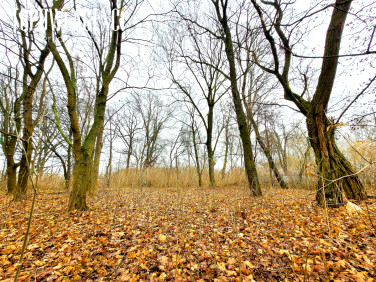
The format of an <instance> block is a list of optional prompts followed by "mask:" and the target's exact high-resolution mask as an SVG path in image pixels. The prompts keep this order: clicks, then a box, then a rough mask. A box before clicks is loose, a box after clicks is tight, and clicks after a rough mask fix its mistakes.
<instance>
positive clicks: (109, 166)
mask: <svg viewBox="0 0 376 282" xmlns="http://www.w3.org/2000/svg"><path fill="white" fill-rule="evenodd" d="M110 134H111V133H110ZM110 139H111V140H110V148H109V149H110V156H109V157H108V163H107V167H106V186H107V188H110V186H111V175H112V137H111V138H110ZM128 168H129V167H128ZM128 168H127V169H128Z"/></svg>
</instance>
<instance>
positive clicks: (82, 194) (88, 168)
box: [68, 154, 93, 211]
mask: <svg viewBox="0 0 376 282" xmlns="http://www.w3.org/2000/svg"><path fill="white" fill-rule="evenodd" d="M92 182H93V160H92V157H91V156H90V155H89V154H84V156H83V158H82V159H80V160H77V161H76V163H75V165H74V173H73V187H72V190H71V193H70V196H69V204H68V211H72V210H80V211H86V210H88V209H89V208H88V206H87V204H86V194H87V192H88V191H89V190H90V189H91V186H92Z"/></svg>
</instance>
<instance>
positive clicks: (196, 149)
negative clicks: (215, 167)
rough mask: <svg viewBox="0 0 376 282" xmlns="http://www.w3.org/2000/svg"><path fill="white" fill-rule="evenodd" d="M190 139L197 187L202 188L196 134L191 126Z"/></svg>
mask: <svg viewBox="0 0 376 282" xmlns="http://www.w3.org/2000/svg"><path fill="white" fill-rule="evenodd" d="M192 136H193V137H192V138H193V151H194V153H195V164H196V165H195V166H196V172H197V176H198V187H201V186H202V172H201V167H200V159H199V155H198V148H197V142H196V133H195V131H194V128H193V125H192Z"/></svg>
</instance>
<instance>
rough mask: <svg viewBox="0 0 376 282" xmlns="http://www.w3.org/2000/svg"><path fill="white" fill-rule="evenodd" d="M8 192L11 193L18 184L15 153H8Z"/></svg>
mask: <svg viewBox="0 0 376 282" xmlns="http://www.w3.org/2000/svg"><path fill="white" fill-rule="evenodd" d="M6 157H7V172H6V174H7V194H8V195H11V194H13V193H14V192H15V191H16V186H17V167H18V165H17V164H15V162H14V158H13V155H7V156H6Z"/></svg>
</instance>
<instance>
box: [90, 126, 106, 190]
mask: <svg viewBox="0 0 376 282" xmlns="http://www.w3.org/2000/svg"><path fill="white" fill-rule="evenodd" d="M103 130H104V124H103V122H102V124H101V126H100V129H99V132H98V136H97V140H96V144H95V153H94V174H93V184H92V188H93V189H95V188H96V187H97V185H98V176H99V165H100V161H101V153H102V147H103Z"/></svg>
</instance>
